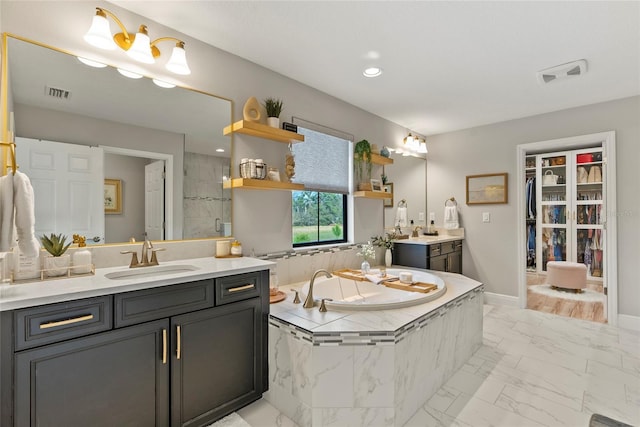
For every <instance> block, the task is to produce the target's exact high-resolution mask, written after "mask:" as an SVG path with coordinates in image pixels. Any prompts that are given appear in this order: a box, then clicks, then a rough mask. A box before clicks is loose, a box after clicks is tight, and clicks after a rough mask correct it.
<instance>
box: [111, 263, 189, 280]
mask: <svg viewBox="0 0 640 427" xmlns="http://www.w3.org/2000/svg"><path fill="white" fill-rule="evenodd" d="M195 270H199V268H198V267H196V266H195V265H190V264H179V265H154V266H151V267H137V268H130V269H128V270H122V271H113V272H111V273H107V274H105V275H104V277H106V278H107V279H111V280H123V279H138V278H141V277H151V276H164V275H166V274H175V273H186V272H187V271H195Z"/></svg>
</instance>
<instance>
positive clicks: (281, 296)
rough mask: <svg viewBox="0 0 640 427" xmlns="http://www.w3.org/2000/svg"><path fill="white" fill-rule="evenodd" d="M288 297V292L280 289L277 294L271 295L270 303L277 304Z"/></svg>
mask: <svg viewBox="0 0 640 427" xmlns="http://www.w3.org/2000/svg"><path fill="white" fill-rule="evenodd" d="M286 298H287V294H285V293H284V292H282V291H278V292H276V293H275V295H269V303H270V304H275V303H277V302H280V301H284V300H285V299H286Z"/></svg>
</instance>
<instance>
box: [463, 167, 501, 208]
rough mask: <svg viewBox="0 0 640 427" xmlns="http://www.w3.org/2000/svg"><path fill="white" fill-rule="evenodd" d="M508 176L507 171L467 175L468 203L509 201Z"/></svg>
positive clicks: (483, 203)
mask: <svg viewBox="0 0 640 427" xmlns="http://www.w3.org/2000/svg"><path fill="white" fill-rule="evenodd" d="M507 176H508V174H507V173H506V172H505V173H488V174H482V175H467V185H466V187H467V188H466V189H467V191H466V193H467V205H485V204H500V203H507V201H508V186H507Z"/></svg>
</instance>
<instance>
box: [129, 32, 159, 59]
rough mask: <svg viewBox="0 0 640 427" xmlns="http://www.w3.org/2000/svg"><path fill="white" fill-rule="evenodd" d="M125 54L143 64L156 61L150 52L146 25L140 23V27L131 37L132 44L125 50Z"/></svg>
mask: <svg viewBox="0 0 640 427" xmlns="http://www.w3.org/2000/svg"><path fill="white" fill-rule="evenodd" d="M127 55H129V57H130V58H132V59H135V60H136V61H138V62H142V63H144V64H153V63H154V62H156V60H155V59H153V54H152V53H151V40H149V35H148V34H147V27H146V26H145V25H140V28H139V29H138V32H137V34H136V36H135V38H134V39H133V44H131V47H130V48H129V50H127Z"/></svg>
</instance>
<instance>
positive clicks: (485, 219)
mask: <svg viewBox="0 0 640 427" xmlns="http://www.w3.org/2000/svg"><path fill="white" fill-rule="evenodd" d="M482 222H491V214H489V212H482Z"/></svg>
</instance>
